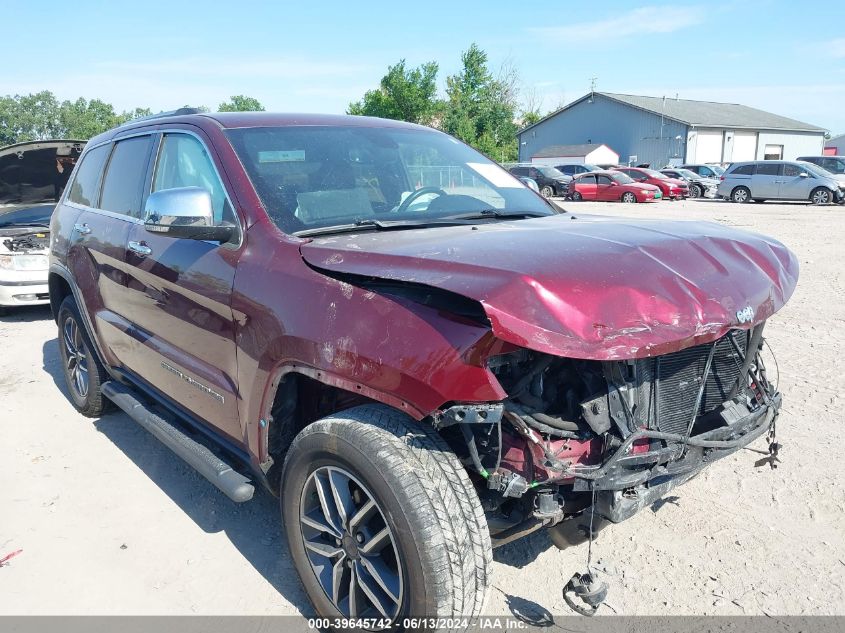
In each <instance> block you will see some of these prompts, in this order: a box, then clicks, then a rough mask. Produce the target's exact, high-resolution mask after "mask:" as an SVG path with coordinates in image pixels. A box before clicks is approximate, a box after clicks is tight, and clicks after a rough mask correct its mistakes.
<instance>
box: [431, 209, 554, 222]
mask: <svg viewBox="0 0 845 633" xmlns="http://www.w3.org/2000/svg"><path fill="white" fill-rule="evenodd" d="M550 215H552V214H551V213H537V212H536V211H499V210H498V209H482V210H481V211H473V212H472V213H464V214H461V215H450V216H448V219H449V220H483V219H485V218H545V217H548V216H550Z"/></svg>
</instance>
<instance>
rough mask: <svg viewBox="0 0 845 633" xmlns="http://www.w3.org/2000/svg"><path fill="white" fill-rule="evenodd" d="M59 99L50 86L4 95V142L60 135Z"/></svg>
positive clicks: (0, 137) (0, 123)
mask: <svg viewBox="0 0 845 633" xmlns="http://www.w3.org/2000/svg"><path fill="white" fill-rule="evenodd" d="M58 111H59V102H58V100H57V99H56V96H55V95H54V94H53V93H52V92H50V91H49V90H42V91H41V92H38V93H35V94H28V95H15V96H14V97H12V96H8V95H7V96H5V97H2V99H0V144H2V145H8V144H10V143H20V142H22V141H37V140H41V139H47V138H56V137H57V136H59V135H60V132H61V128H60V124H59V120H58Z"/></svg>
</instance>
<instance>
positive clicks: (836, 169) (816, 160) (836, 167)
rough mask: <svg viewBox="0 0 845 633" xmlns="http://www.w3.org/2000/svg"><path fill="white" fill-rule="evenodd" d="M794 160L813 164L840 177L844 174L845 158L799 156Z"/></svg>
mask: <svg viewBox="0 0 845 633" xmlns="http://www.w3.org/2000/svg"><path fill="white" fill-rule="evenodd" d="M796 160H801V161H804V162H805V163H813V164H814V165H818V166H819V167H821V168H822V169H824V170H825V171H829V172H830V173H831V174H835V175H837V176H840V177H841V176H842V175H843V174H845V156H799V157H798V158H797V159H796Z"/></svg>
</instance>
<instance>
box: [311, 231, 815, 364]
mask: <svg viewBox="0 0 845 633" xmlns="http://www.w3.org/2000/svg"><path fill="white" fill-rule="evenodd" d="M301 252H302V256H303V258H304V259H305V261H306V262H308V263H309V264H310V265H311V266H312V267H314V268H317V269H321V270H323V271H325V272H327V273H329V274H332V273H333V274H336V275H337V274H343V273H347V274H354V275H364V276H370V277H376V278H381V279H389V280H394V281H406V282H414V283H418V284H425V285H428V286H434V287H437V288H441V289H444V290H448V291H451V292H454V293H458V294H460V295H463V296H465V297H469V298H471V299H474V300H476V301H479V302H480V303H481V305H482V306H483V308H484V310H485V312H486V314H487V316H488V318H489V319H490V322H491V324H492V328H493V333H494V334H495V335H496V336H497V337H499V338H500V339H503V340H506V341H509V342H511V343H513V344H516V345H520V346H524V347H528V348H530V349H534V350H537V351H541V352H547V353H551V354H556V355H559V356H568V357H575V358H588V359H596V360H612V359H622V358H637V357H644V356H654V355H658V354H665V353H669V352H672V351H676V350H678V349H683V348H685V347H689V346H691V345H694V344H699V343H704V342H707V341H712V340H715V339H716V338H719V337H721V336H722V335H723V334H724V333H725V332H727V331H728V330H729V329H731V328H735V327H743V328H749V327H751V326H752V325H754V324H757V323H760V322H761V321H763V320H765V319H767V318H768V317H770V316H771V315H772V314H774V313H775V312H776V311H777V310H778V309H780V308H781V307H782V306H783V305H784V303H785V302H786V301H787V300H788V299H789V297H790V296H791V295H792V292H793V290H794V289H795V284H796V282H797V280H798V261H797V260H796V258H795V256H794V255H793V254H792V253H791V252H790V251H789V249H787V248H786V247H785V246H783V245H782V244H781V243H779V242H777V241H775V240H773V239H770V238H767V237H764V236H761V235H757V234H754V233H748V232H745V231H738V230H735V229H732V228H729V227H726V226H723V225H720V224H715V223H710V222H682V221H679V222H672V221H656V220H654V221H652V220H632V219H631V220H629V219H617V218H608V217H600V216H585V215H581V214H578V216H577V217H576V216H573V215H557V216H551V217H548V218H537V219H529V220H520V221H509V222H492V223H489V224H479V225H477V226H476V227H470V226H467V227H444V228H427V229H419V230H404V231H384V232H378V233H361V234H357V235H337V236H331V237H325V238H317V239H314V240H312V241H309V242H307V243H304V244H303V245H302V246H301ZM748 308H750V309H751V310H748ZM751 311H753V316H751ZM749 318H750V320H748V319H749Z"/></svg>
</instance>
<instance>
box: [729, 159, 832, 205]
mask: <svg viewBox="0 0 845 633" xmlns="http://www.w3.org/2000/svg"><path fill="white" fill-rule="evenodd" d="M843 187H845V185H843V184H842V183H841V182H839V181H838V180H837V179H836V178H835V177H834V176H833V174H831V173H829V172H827V171H825V170H824V169H822V168H821V167H819V166H818V165H813V164H811V163H806V162H803V161H785V160H756V161H751V162H745V163H734V164H733V165H731V166H730V168H728V171H726V172H725V174H724V175H723V176H722V180H721V182H720V183H719V189H718V191H717V194H718V195H719V196H722V197H723V198H726V199H729V200H732V201H733V202H750V201H751V200H754V201H756V202H765V201H766V200H807V201H809V202H812V203H813V204H830V203H832V202H836V203H841V202H843V201H845V188H843Z"/></svg>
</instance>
